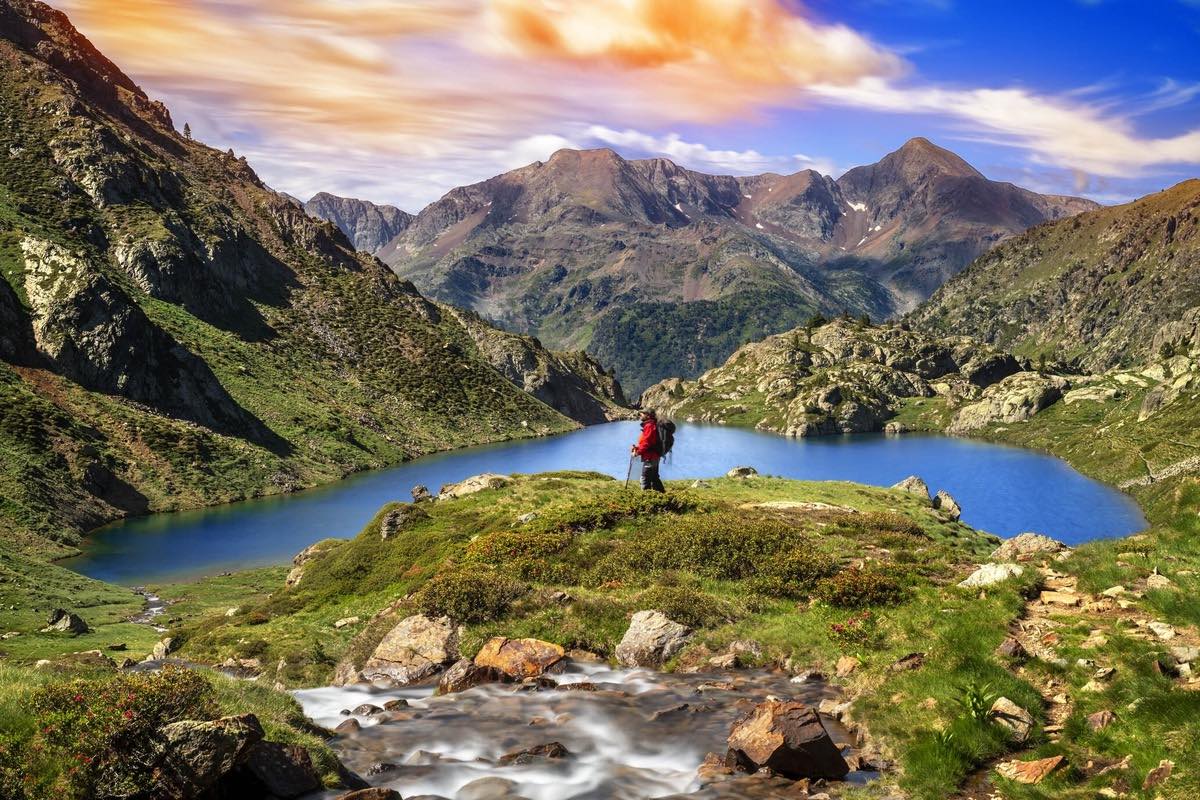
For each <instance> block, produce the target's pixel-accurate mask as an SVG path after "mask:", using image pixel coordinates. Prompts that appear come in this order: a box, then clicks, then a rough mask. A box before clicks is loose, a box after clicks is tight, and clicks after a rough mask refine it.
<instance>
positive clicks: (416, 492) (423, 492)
mask: <svg viewBox="0 0 1200 800" xmlns="http://www.w3.org/2000/svg"><path fill="white" fill-rule="evenodd" d="M412 499H413V502H414V503H427V502H429V501H430V500H432V499H433V495H432V494H430V493H429V487H428V486H425V485H423V484H420V483H418V484H417V485H416V486H414V487H413V488H412Z"/></svg>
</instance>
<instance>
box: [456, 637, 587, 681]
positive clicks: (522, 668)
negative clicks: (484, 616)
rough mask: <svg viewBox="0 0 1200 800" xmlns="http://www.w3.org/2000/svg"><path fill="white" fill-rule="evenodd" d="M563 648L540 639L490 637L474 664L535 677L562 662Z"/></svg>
mask: <svg viewBox="0 0 1200 800" xmlns="http://www.w3.org/2000/svg"><path fill="white" fill-rule="evenodd" d="M565 655H566V652H565V651H564V650H563V649H562V648H561V647H560V646H558V645H556V644H552V643H551V642H543V641H541V640H540V639H508V638H505V637H503V636H496V637H494V638H492V639H489V640H488V641H487V642H485V643H484V645H483V647H482V648H480V650H479V652H478V653H476V655H475V666H477V667H482V668H484V669H494V670H496V671H498V672H500V673H503V674H504V675H507V676H508V677H510V678H513V679H516V680H523V679H524V678H536V677H538V676H539V675H542V674H543V673H545V672H546V671H547V670H549V669H552V668H553V667H555V666H557V665H558V664H559V663H561V662H562V660H563V658H564V657H565Z"/></svg>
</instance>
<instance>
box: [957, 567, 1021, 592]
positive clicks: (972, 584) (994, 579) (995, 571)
mask: <svg viewBox="0 0 1200 800" xmlns="http://www.w3.org/2000/svg"><path fill="white" fill-rule="evenodd" d="M1024 572H1025V568H1024V567H1022V566H1021V565H1020V564H1008V563H1003V564H984V565H983V566H981V567H980V568H979V569H977V570H975V571H974V572H972V573H971V574H970V576H968V577H967V578H966V580H963V581H960V582H959V584H958V585H959V586H961V587H962V588H964V589H975V588H980V587H983V586H991V585H992V584H996V583H1000V582H1001V581H1006V580H1008V579H1009V578H1015V577H1017V576H1019V575H1021V574H1022V573H1024Z"/></svg>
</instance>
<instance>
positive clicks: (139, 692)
mask: <svg viewBox="0 0 1200 800" xmlns="http://www.w3.org/2000/svg"><path fill="white" fill-rule="evenodd" d="M31 712H32V714H33V715H34V717H35V718H36V719H37V722H38V734H37V737H36V738H35V740H34V741H33V742H32V743H31V745H30V751H31V752H34V753H40V754H41V755H42V756H43V757H46V758H49V759H52V760H54V761H56V762H57V763H58V765H59V768H60V770H61V771H60V772H59V776H58V785H57V787H56V788H57V790H58V792H59V793H58V794H57V795H56V796H60V797H71V798H76V797H77V798H84V797H96V796H101V797H125V796H133V795H137V794H139V793H140V792H142V791H144V790H145V789H146V787H147V786H150V785H152V784H153V781H154V770H155V765H156V763H157V760H158V758H157V752H158V746H159V741H158V740H159V736H158V729H159V728H160V727H161V726H163V725H166V724H168V723H171V722H178V721H180V720H184V719H200V720H207V719H215V718H216V717H217V716H218V715H219V711H218V708H217V705H216V702H215V699H214V692H213V689H212V686H211V685H210V684H209V682H208V681H207V680H206V679H205V678H204V676H203V675H201V674H200V673H198V672H193V671H191V670H182V669H175V668H172V667H167V668H165V669H163V670H162V671H161V672H150V673H118V674H116V675H110V676H106V677H104V678H77V679H74V680H61V681H56V682H54V683H51V684H49V685H47V686H44V687H42V688H40V689H39V690H37V691H36V692H34V694H33V697H32V701H31Z"/></svg>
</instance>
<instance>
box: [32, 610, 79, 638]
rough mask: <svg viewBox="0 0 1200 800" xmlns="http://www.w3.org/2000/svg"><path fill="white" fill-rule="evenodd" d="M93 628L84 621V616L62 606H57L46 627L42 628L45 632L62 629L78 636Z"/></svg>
mask: <svg viewBox="0 0 1200 800" xmlns="http://www.w3.org/2000/svg"><path fill="white" fill-rule="evenodd" d="M89 630H91V628H89V627H88V624H87V623H86V622H84V621H83V617H81V616H79V615H78V614H76V613H74V612H72V611H66V610H64V609H61V608H56V609H54V611H52V612H51V613H50V618H49V620H48V621H47V622H46V627H45V628H42V631H43V632H48V631H62V632H63V633H69V634H71V635H72V636H78V635H79V634H81V633H87V632H88V631H89Z"/></svg>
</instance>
